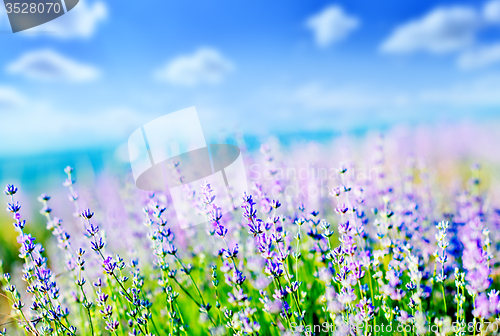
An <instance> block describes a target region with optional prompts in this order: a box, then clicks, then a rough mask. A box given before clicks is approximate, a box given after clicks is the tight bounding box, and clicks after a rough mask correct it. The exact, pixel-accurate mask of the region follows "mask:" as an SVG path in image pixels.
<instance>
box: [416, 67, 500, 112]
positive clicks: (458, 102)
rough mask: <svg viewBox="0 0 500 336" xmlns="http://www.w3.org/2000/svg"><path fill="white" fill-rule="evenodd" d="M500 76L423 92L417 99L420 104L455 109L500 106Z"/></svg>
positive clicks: (490, 76) (491, 76)
mask: <svg viewBox="0 0 500 336" xmlns="http://www.w3.org/2000/svg"><path fill="white" fill-rule="evenodd" d="M499 92H500V76H499V75H498V74H496V75H489V76H487V77H481V78H477V79H475V80H473V81H470V82H463V83H456V84H454V85H451V86H450V87H447V88H442V89H432V90H423V91H421V93H420V94H418V95H417V97H416V99H417V100H418V101H419V102H420V103H433V104H442V105H449V106H454V107H463V106H468V107H480V106H498V105H500V94H498V93H499Z"/></svg>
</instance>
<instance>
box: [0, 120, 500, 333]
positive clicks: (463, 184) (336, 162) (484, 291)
mask: <svg viewBox="0 0 500 336" xmlns="http://www.w3.org/2000/svg"><path fill="white" fill-rule="evenodd" d="M443 132H444V131H443ZM454 132H455V134H456V135H457V134H461V135H462V137H461V139H459V137H457V140H456V141H453V142H451V143H450V142H449V141H447V139H449V138H450V137H449V136H450V134H444V133H443V134H442V135H441V136H436V133H432V132H431V133H425V132H424V133H421V134H420V135H415V134H414V135H413V136H406V135H405V132H402V131H400V132H397V131H396V132H392V133H390V134H388V135H386V136H385V137H380V136H371V135H367V136H366V137H363V138H362V139H351V140H348V139H343V140H338V141H336V142H334V143H333V144H318V143H303V144H300V145H295V146H288V147H280V144H279V142H277V141H276V140H275V139H274V140H273V139H271V140H270V141H269V142H268V143H263V144H262V145H261V147H260V150H259V151H251V152H248V151H245V148H244V144H240V146H241V147H242V149H243V154H245V166H246V168H247V176H248V180H249V184H250V185H251V191H249V193H246V194H244V195H240V197H242V198H243V205H242V206H241V207H240V208H238V209H235V210H234V211H233V212H232V213H229V214H224V215H222V213H221V210H220V207H219V206H218V198H217V190H215V189H214V188H212V186H210V185H209V184H201V185H200V188H199V190H192V191H191V192H192V200H193V208H192V211H200V212H202V213H204V214H206V216H207V223H206V224H203V225H197V226H192V227H190V228H187V229H181V228H179V226H178V225H177V223H176V214H175V209H174V208H173V206H172V204H171V201H170V198H169V195H168V193H158V192H157V193H152V192H149V193H148V192H144V191H141V190H139V189H137V188H136V187H135V186H134V184H133V180H132V178H131V177H130V173H129V176H128V177H118V176H117V175H113V174H111V173H110V172H106V171H104V172H103V173H102V174H101V176H99V177H98V178H97V179H96V182H95V184H94V185H82V184H80V183H79V182H78V181H77V179H76V176H78V173H79V172H78V171H77V170H74V169H73V168H71V167H69V166H68V167H66V168H65V169H64V173H62V168H64V167H62V168H61V181H60V182H61V184H60V186H59V187H58V186H47V188H48V189H50V190H54V192H55V195H58V196H57V197H56V198H57V200H55V199H53V198H51V197H50V195H47V194H42V195H38V196H39V197H38V201H39V202H40V203H39V208H40V209H41V210H40V213H39V214H38V215H36V217H32V216H31V214H29V213H30V211H31V209H30V204H33V203H32V201H29V200H28V199H30V198H36V196H35V195H26V194H25V193H24V192H23V189H22V188H21V187H19V188H18V187H17V186H14V185H10V184H9V185H7V186H6V188H5V191H4V193H5V196H4V201H5V202H6V203H7V211H8V213H9V216H10V218H11V219H10V220H9V219H6V220H4V222H5V223H3V224H2V225H3V226H2V230H3V231H4V232H5V233H3V239H7V237H11V238H10V239H12V240H14V239H17V244H16V243H15V242H14V241H13V242H11V243H10V244H11V246H13V247H14V246H16V247H15V248H18V249H19V251H18V254H19V256H18V258H17V261H11V262H10V263H9V264H5V263H4V271H3V272H2V273H4V272H5V273H4V274H3V276H2V283H3V287H2V289H3V293H2V296H3V298H4V299H3V301H2V302H3V303H2V307H3V311H4V317H3V318H2V321H3V322H2V328H5V329H3V332H2V333H3V334H4V335H18V334H19V335H21V334H23V333H24V334H30V335H348V334H350V335H370V334H371V335H390V334H401V335H403V334H404V335H432V334H436V335H451V334H455V335H469V334H474V335H487V334H494V333H496V332H497V329H498V324H497V323H498V320H497V318H498V316H499V315H498V314H499V313H500V297H499V294H500V292H499V291H498V290H497V289H498V288H499V282H498V274H499V272H498V262H499V260H498V257H497V250H498V242H499V238H500V237H499V236H498V232H499V225H500V204H499V199H498V196H499V195H498V188H497V185H496V182H495V181H496V177H497V176H498V158H497V157H496V155H494V153H495V152H494V151H493V152H491V151H488V148H487V147H486V146H488V143H489V140H490V139H492V138H494V135H493V133H488V132H486V133H485V132H484V131H481V130H479V131H478V130H477V129H476V130H475V131H474V130H471V129H468V131H466V132H464V130H463V129H462V130H460V129H459V130H455V131H454ZM471 139H474V141H471ZM474 158H477V159H479V161H474V160H472V159H474ZM480 161H481V162H480ZM177 169H179V171H182V167H177ZM124 176H126V174H125V175H124ZM65 194H67V196H68V197H69V199H68V197H66V195H65ZM25 203H26V205H27V206H26V207H25ZM31 212H33V211H31ZM25 214H26V215H27V216H26V215H25ZM25 217H27V218H31V219H32V220H26V219H25ZM40 219H43V220H44V221H45V222H46V230H48V231H46V232H51V233H52V237H47V235H46V234H44V233H43V231H42V230H41V229H40V227H37V226H38V225H36V224H35V223H38V222H39V221H40ZM12 223H13V227H12V226H11V228H7V227H6V226H7V225H11V224H12ZM35 232H36V233H37V234H39V235H41V237H42V239H41V240H39V239H37V238H38V237H37V236H35ZM15 235H17V238H14V237H15ZM43 237H46V238H43ZM4 254H5V253H4ZM15 254H17V252H15ZM3 257H4V258H5V255H4V256H3ZM6 269H8V270H9V272H7V271H6Z"/></svg>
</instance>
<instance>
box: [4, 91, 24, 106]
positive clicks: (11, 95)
mask: <svg viewBox="0 0 500 336" xmlns="http://www.w3.org/2000/svg"><path fill="white" fill-rule="evenodd" d="M25 103H26V97H25V96H24V95H22V94H21V93H20V92H19V91H17V90H16V89H14V88H12V87H9V86H0V108H2V109H12V108H18V107H22V106H24V105H25Z"/></svg>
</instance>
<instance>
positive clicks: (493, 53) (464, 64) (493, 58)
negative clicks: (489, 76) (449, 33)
mask: <svg viewBox="0 0 500 336" xmlns="http://www.w3.org/2000/svg"><path fill="white" fill-rule="evenodd" d="M498 62H500V43H496V44H492V45H488V46H484V47H480V48H476V49H473V50H468V51H466V52H464V53H463V54H461V55H460V56H459V58H458V61H457V64H458V66H459V67H460V68H461V69H466V70H467V69H477V68H484V67H487V66H489V65H491V64H494V63H498Z"/></svg>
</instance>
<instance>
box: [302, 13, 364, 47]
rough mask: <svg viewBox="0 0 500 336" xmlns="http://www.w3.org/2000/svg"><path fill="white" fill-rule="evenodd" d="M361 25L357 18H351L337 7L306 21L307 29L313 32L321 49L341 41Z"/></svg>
mask: <svg viewBox="0 0 500 336" xmlns="http://www.w3.org/2000/svg"><path fill="white" fill-rule="evenodd" d="M359 25H360V23H359V20H358V19H357V18H355V17H352V16H349V15H348V14H347V13H345V12H344V11H343V10H342V8H341V7H340V6H337V5H331V6H329V7H327V8H325V9H324V10H323V11H321V12H320V13H318V14H316V15H313V16H312V17H310V18H308V19H307V21H306V27H307V28H309V29H311V30H312V31H313V33H314V39H315V41H316V44H317V45H318V46H320V47H327V46H329V45H331V44H333V43H335V42H338V41H341V40H342V39H344V38H345V37H347V35H349V33H351V32H352V31H353V30H355V29H356V28H358V27H359Z"/></svg>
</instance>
